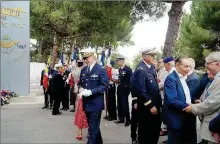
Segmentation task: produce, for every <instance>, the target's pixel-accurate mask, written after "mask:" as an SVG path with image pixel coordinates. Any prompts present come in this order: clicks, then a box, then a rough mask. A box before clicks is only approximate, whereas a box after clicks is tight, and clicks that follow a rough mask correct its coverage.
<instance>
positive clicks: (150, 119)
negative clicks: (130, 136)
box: [132, 51, 162, 144]
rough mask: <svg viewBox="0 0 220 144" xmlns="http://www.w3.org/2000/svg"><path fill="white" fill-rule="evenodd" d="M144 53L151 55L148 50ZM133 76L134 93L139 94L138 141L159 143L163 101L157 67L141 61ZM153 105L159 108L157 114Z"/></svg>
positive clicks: (141, 142)
mask: <svg viewBox="0 0 220 144" xmlns="http://www.w3.org/2000/svg"><path fill="white" fill-rule="evenodd" d="M144 54H146V55H150V54H149V53H148V52H147V51H146V52H144ZM132 77H133V84H132V93H134V94H135V95H136V96H137V102H138V117H139V118H138V119H139V120H138V143H139V144H157V142H158V139H159V133H160V126H161V120H160V108H161V105H162V102H161V96H160V90H159V86H158V83H157V74H156V70H155V67H154V66H153V65H152V64H146V63H145V62H144V61H141V62H140V63H139V65H138V67H137V68H136V70H135V72H134V74H133V76H132ZM153 107H156V108H157V111H158V112H157V114H156V115H153V114H152V113H151V111H150V109H151V108H153Z"/></svg>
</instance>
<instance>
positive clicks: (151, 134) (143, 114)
mask: <svg viewBox="0 0 220 144" xmlns="http://www.w3.org/2000/svg"><path fill="white" fill-rule="evenodd" d="M160 126H161V120H160V114H157V115H152V114H151V112H150V110H149V109H148V108H146V107H144V108H142V109H141V110H140V109H139V108H138V143H139V144H157V143H158V139H159V135H160Z"/></svg>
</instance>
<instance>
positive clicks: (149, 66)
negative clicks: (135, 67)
mask: <svg viewBox="0 0 220 144" xmlns="http://www.w3.org/2000/svg"><path fill="white" fill-rule="evenodd" d="M143 62H144V63H145V64H146V65H147V67H148V68H151V65H149V64H148V63H146V62H145V61H144V60H143Z"/></svg>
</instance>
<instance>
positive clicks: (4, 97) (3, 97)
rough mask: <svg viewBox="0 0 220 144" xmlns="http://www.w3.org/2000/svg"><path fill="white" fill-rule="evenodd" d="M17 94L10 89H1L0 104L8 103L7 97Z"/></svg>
mask: <svg viewBox="0 0 220 144" xmlns="http://www.w3.org/2000/svg"><path fill="white" fill-rule="evenodd" d="M17 96H18V95H17V94H16V93H15V92H13V91H10V90H2V91H1V105H4V104H9V99H10V98H12V97H17Z"/></svg>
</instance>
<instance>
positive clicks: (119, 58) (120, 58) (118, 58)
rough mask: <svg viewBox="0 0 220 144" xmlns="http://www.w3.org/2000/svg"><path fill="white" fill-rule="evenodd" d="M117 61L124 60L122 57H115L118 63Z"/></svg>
mask: <svg viewBox="0 0 220 144" xmlns="http://www.w3.org/2000/svg"><path fill="white" fill-rule="evenodd" d="M119 60H125V58H124V57H123V56H119V57H117V61H119Z"/></svg>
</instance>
